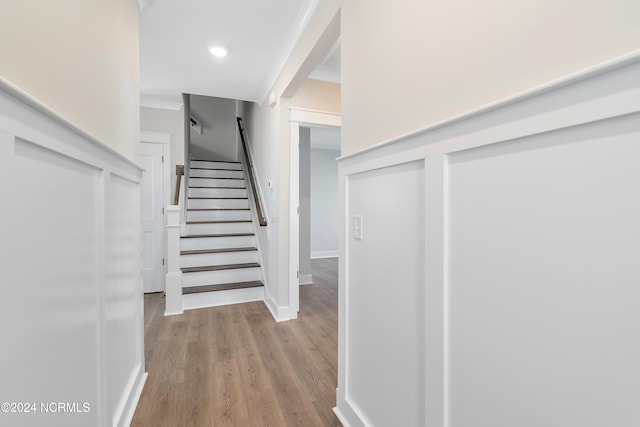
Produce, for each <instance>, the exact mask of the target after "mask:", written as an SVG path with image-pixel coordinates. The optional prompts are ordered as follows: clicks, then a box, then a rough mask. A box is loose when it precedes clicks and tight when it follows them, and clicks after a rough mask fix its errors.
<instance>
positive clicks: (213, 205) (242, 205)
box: [187, 197, 249, 210]
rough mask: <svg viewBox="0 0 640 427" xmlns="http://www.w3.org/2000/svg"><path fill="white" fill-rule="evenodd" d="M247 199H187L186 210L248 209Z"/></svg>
mask: <svg viewBox="0 0 640 427" xmlns="http://www.w3.org/2000/svg"><path fill="white" fill-rule="evenodd" d="M248 208H249V199H248V198H246V197H244V198H236V199H230V198H189V199H187V209H188V210H191V209H248Z"/></svg>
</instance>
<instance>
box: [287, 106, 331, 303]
mask: <svg viewBox="0 0 640 427" xmlns="http://www.w3.org/2000/svg"><path fill="white" fill-rule="evenodd" d="M301 126H304V127H332V128H335V127H342V115H341V114H340V113H331V112H327V111H318V110H308V109H304V108H295V107H289V142H290V143H289V308H290V309H291V311H292V312H293V313H298V311H300V278H299V271H300V217H299V211H298V209H299V206H300V127H301Z"/></svg>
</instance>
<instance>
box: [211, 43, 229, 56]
mask: <svg viewBox="0 0 640 427" xmlns="http://www.w3.org/2000/svg"><path fill="white" fill-rule="evenodd" d="M209 52H211V55H213V56H215V57H216V58H222V57H223V56H227V49H225V48H223V47H220V46H214V47H212V48H209Z"/></svg>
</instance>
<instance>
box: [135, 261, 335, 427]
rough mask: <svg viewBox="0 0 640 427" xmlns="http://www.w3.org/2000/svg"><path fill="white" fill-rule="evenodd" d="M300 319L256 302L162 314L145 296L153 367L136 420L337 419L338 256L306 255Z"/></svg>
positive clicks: (251, 422) (326, 422) (158, 303)
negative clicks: (308, 267)
mask: <svg viewBox="0 0 640 427" xmlns="http://www.w3.org/2000/svg"><path fill="white" fill-rule="evenodd" d="M312 274H313V278H314V284H313V285H308V286H301V288H300V313H299V317H298V319H297V320H293V321H289V322H283V323H275V322H274V321H273V317H272V316H271V314H270V313H269V311H268V309H267V307H266V306H265V305H264V304H263V303H262V302H253V303H247V304H239V305H232V306H226V307H213V308H207V309H199V310H189V311H186V312H185V314H184V315H182V316H169V317H164V316H163V312H164V301H163V299H164V297H163V295H162V294H161V293H156V294H147V295H145V359H146V370H147V372H148V373H149V377H148V379H147V383H146V385H145V388H144V391H143V393H142V397H141V399H140V403H139V404H138V408H137V410H136V413H135V416H134V419H133V423H132V426H171V427H174V426H176V427H177V426H194V427H199V426H203V427H204V426H214V425H216V426H218V425H225V426H237V427H246V426H274V427H280V426H291V427H293V426H340V423H339V422H338V420H337V419H336V417H335V416H334V414H333V412H332V408H333V407H334V406H335V390H336V378H337V342H338V338H337V332H338V259H337V258H327V259H318V260H312Z"/></svg>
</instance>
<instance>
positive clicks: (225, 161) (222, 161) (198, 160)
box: [191, 159, 242, 165]
mask: <svg viewBox="0 0 640 427" xmlns="http://www.w3.org/2000/svg"><path fill="white" fill-rule="evenodd" d="M191 161H192V162H211V163H235V164H237V165H241V164H242V162H232V161H230V160H229V161H227V160H205V159H191Z"/></svg>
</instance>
